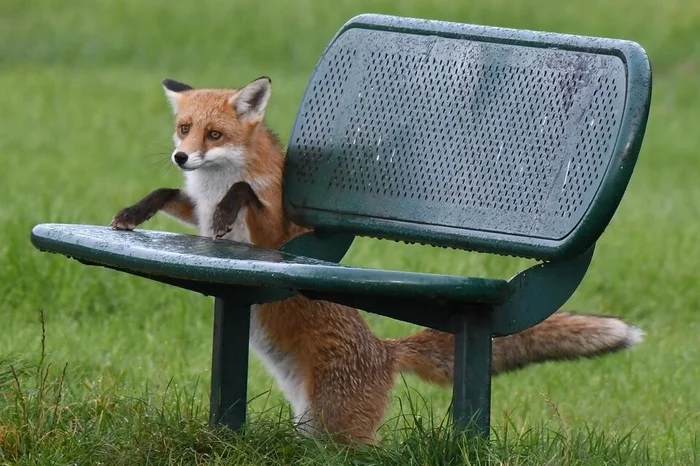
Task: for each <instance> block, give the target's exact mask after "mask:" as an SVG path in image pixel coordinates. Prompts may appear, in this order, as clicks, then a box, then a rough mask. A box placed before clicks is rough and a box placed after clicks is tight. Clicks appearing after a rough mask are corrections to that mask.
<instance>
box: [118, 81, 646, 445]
mask: <svg viewBox="0 0 700 466" xmlns="http://www.w3.org/2000/svg"><path fill="white" fill-rule="evenodd" d="M162 87H163V90H164V92H165V95H166V97H167V100H168V102H169V103H170V106H171V107H172V112H173V115H174V132H173V143H174V150H173V152H172V154H171V156H170V159H171V160H172V163H173V164H175V165H176V166H177V167H179V169H180V170H181V171H182V174H183V177H184V187H183V188H159V189H156V190H155V191H153V192H151V193H150V194H148V195H147V196H145V197H144V198H143V199H141V200H140V201H138V202H137V203H135V204H133V205H131V206H130V207H126V208H124V209H122V210H121V211H119V212H118V213H117V214H116V215H115V216H114V217H113V219H112V221H111V222H110V224H109V225H110V226H111V227H112V228H114V229H118V230H133V229H135V228H136V227H138V226H139V225H141V224H142V223H144V222H146V221H147V220H148V219H150V218H151V217H153V216H154V215H155V214H156V213H158V212H162V213H165V214H167V215H169V216H171V217H174V218H176V219H178V220H180V221H183V222H185V223H187V224H189V225H191V226H192V227H194V228H196V229H197V231H198V234H199V235H201V236H208V237H211V238H213V239H223V240H230V241H237V242H242V243H248V244H253V245H256V246H261V247H264V248H270V249H278V248H280V247H281V246H282V245H283V244H285V243H286V242H288V241H290V240H291V239H293V238H295V237H296V236H298V235H301V234H303V233H305V232H307V231H310V229H309V228H306V227H303V226H300V225H297V224H295V223H293V222H292V221H290V220H289V219H288V218H287V217H286V216H285V212H284V208H283V199H282V196H283V194H282V182H283V176H282V175H283V168H284V148H283V146H282V144H281V143H280V141H279V139H278V138H277V136H276V135H275V134H274V133H273V131H272V130H271V129H269V127H268V126H267V123H266V122H265V110H266V108H267V104H268V101H269V99H270V95H271V90H272V82H271V80H270V79H269V78H268V77H260V78H258V79H255V80H253V81H252V82H250V83H249V84H247V85H245V86H243V87H241V88H198V89H195V88H193V87H192V86H190V85H188V84H184V83H182V82H179V81H175V80H173V79H165V80H163V81H162ZM426 311H429V310H426ZM250 325H251V327H250V341H249V345H250V348H251V350H252V352H253V353H254V354H255V355H256V356H257V357H258V358H259V359H260V360H261V361H262V363H263V365H264V366H265V367H266V369H267V370H268V371H269V372H270V373H271V374H272V376H273V378H274V379H275V381H276V383H277V385H278V386H279V387H280V388H281V390H282V392H283V393H284V396H285V398H286V399H287V401H288V402H289V403H290V405H291V408H292V416H293V422H294V423H295V424H296V425H297V428H298V430H299V431H300V433H301V434H302V435H310V436H320V435H328V434H329V435H330V436H331V437H333V438H335V439H336V440H337V441H340V442H348V443H352V442H357V443H370V444H375V443H377V442H378V441H379V436H378V429H379V427H380V426H381V423H382V421H383V419H384V417H385V415H386V412H387V409H388V406H389V397H390V392H391V390H392V388H393V385H394V383H395V379H396V377H397V375H398V374H399V373H414V374H416V375H417V376H418V377H419V378H421V379H423V380H425V381H427V382H429V383H433V384H437V385H440V386H449V385H450V384H451V383H452V378H453V366H454V360H453V351H454V335H453V334H451V333H446V332H442V331H437V330H433V329H425V330H422V331H419V332H417V333H415V334H413V335H408V336H405V337H401V338H390V339H382V338H379V337H378V336H376V335H375V334H374V333H373V332H372V330H371V329H370V327H369V326H368V324H367V323H366V322H365V320H364V319H363V318H362V316H361V314H360V312H359V311H358V310H357V309H354V308H350V307H347V306H343V305H340V304H336V303H333V302H328V301H321V300H312V299H309V298H306V297H304V296H303V295H295V296H293V297H290V298H286V299H284V300H281V301H277V302H272V303H267V304H258V305H253V306H252V307H251V317H250ZM644 335H645V334H644V332H643V331H642V330H641V329H640V328H639V327H637V326H634V325H632V324H629V323H627V322H625V321H623V320H622V319H619V318H616V317H612V316H598V315H586V314H579V313H574V312H565V311H563V310H559V311H557V312H555V313H554V314H552V315H551V316H550V317H549V318H547V319H545V320H543V321H542V322H540V323H539V324H537V325H535V326H533V327H531V328H529V329H527V330H524V331H522V332H520V333H516V334H512V335H508V336H502V337H495V338H493V340H492V346H493V350H492V374H493V375H498V374H502V373H505V372H508V371H514V370H518V369H522V368H524V367H526V366H528V365H531V364H536V363H542V362H546V361H555V360H566V359H579V358H592V357H597V356H600V355H603V354H606V353H612V352H617V351H620V350H624V349H627V348H631V347H632V346H634V345H636V344H638V343H640V342H641V341H642V339H643V337H644Z"/></svg>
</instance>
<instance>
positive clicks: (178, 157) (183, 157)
mask: <svg viewBox="0 0 700 466" xmlns="http://www.w3.org/2000/svg"><path fill="white" fill-rule="evenodd" d="M173 160H175V163H176V164H178V165H180V166H182V165H183V164H184V163H185V162H187V154H185V153H184V152H177V153H176V154H175V155H173Z"/></svg>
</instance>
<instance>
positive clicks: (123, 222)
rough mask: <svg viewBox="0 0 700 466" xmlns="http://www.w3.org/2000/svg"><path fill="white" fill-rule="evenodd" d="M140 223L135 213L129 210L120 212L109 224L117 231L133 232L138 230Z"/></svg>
mask: <svg viewBox="0 0 700 466" xmlns="http://www.w3.org/2000/svg"><path fill="white" fill-rule="evenodd" d="M139 223H140V222H138V220H137V219H136V217H135V215H134V213H133V212H131V211H130V210H129V209H128V208H127V209H123V210H121V211H119V213H117V215H115V216H114V218H113V219H112V221H111V222H110V223H109V226H110V228H113V229H115V230H127V231H131V230H133V229H134V228H136V226H137V225H138V224H139Z"/></svg>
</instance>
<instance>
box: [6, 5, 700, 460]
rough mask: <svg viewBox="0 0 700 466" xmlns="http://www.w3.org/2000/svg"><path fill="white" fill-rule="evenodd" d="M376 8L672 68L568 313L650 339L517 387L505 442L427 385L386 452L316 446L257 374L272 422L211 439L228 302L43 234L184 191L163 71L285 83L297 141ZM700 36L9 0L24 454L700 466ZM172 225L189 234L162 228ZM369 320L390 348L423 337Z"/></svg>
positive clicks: (12, 263)
mask: <svg viewBox="0 0 700 466" xmlns="http://www.w3.org/2000/svg"><path fill="white" fill-rule="evenodd" d="M369 11H372V12H384V13H392V14H399V15H406V16H418V17H427V18H437V19H447V20H453V21H461V22H472V23H481V24H489V25H498V26H511V27H520V28H530V29H543V30H551V31H560V32H568V33H581V34H587V35H597V36H610V37H622V38H627V39H632V40H636V41H638V42H640V43H641V44H642V45H643V46H644V47H645V48H646V49H647V51H648V52H649V55H650V58H651V61H652V65H653V68H654V95H653V103H652V112H651V117H650V121H649V128H648V131H647V136H646V139H645V142H644V147H643V151H642V154H641V156H640V160H639V163H638V165H637V169H636V171H635V174H634V176H633V178H632V182H631V184H630V187H629V189H628V191H627V194H626V196H625V199H624V200H623V202H622V205H621V207H620V209H619V210H618V212H617V214H616V217H615V218H614V220H613V222H612V224H611V225H610V227H609V228H608V230H607V231H606V233H605V234H604V236H603V238H602V239H601V241H600V242H599V245H598V248H597V252H596V256H595V258H594V260H593V264H592V266H591V269H590V270H589V274H588V275H587V277H586V279H585V281H584V283H583V284H582V286H581V288H580V289H579V290H578V291H577V293H576V294H575V295H574V297H573V298H572V299H571V301H570V302H569V303H568V304H567V307H569V308H573V309H578V310H582V311H585V312H590V313H608V314H614V315H618V316H621V317H623V318H625V319H627V320H629V321H631V322H634V323H635V324H637V325H639V326H641V327H642V328H644V329H645V330H646V331H647V334H648V337H647V340H646V341H645V343H644V344H643V345H641V346H640V347H638V348H636V349H635V350H633V351H630V352H627V353H624V354H616V355H612V356H608V357H605V358H601V359H596V360H588V361H581V362H576V363H558V364H544V365H541V366H537V367H532V368H529V369H527V370H525V371H522V372H518V373H514V374H508V375H505V376H501V377H498V378H497V379H495V381H494V387H493V419H494V424H495V426H494V441H493V444H492V446H491V448H490V450H488V451H487V450H486V449H485V448H484V447H483V446H479V445H473V444H471V443H468V442H466V443H465V441H464V440H460V439H454V438H450V437H449V435H447V434H446V431H445V430H444V429H442V428H441V426H442V424H443V420H444V414H445V413H446V410H447V406H448V403H449V397H450V393H449V391H447V390H443V389H439V388H435V387H431V386H428V385H426V384H423V383H421V382H420V381H418V380H417V379H415V378H412V377H407V378H406V379H405V383H399V384H397V386H396V389H395V391H394V400H393V401H392V409H391V413H390V415H389V421H388V422H387V426H386V428H385V429H383V433H384V436H385V441H384V442H383V443H382V445H381V447H380V448H376V449H359V450H348V449H344V448H342V447H338V446H333V445H329V444H328V443H326V442H314V441H309V440H304V439H299V438H297V437H295V436H294V435H292V434H291V432H290V431H289V426H288V414H287V408H286V407H285V405H284V404H283V403H282V398H281V397H280V393H279V391H278V389H277V387H275V386H274V384H273V383H272V381H271V379H270V377H269V376H268V375H267V374H266V373H265V372H264V370H263V369H262V367H261V366H260V364H259V363H258V362H257V361H256V360H254V359H253V360H251V376H250V379H249V390H250V393H251V394H252V395H254V396H256V397H255V398H254V399H253V400H252V401H251V403H250V409H251V412H252V415H253V420H252V422H251V426H250V428H249V430H248V431H246V432H245V433H244V434H243V435H241V436H232V435H230V434H228V433H226V432H222V431H212V430H209V429H207V428H206V427H205V423H206V408H207V390H208V383H209V380H208V379H209V372H208V365H209V360H210V352H211V348H210V344H211V318H212V313H211V301H210V300H209V299H207V298H204V297H202V296H198V295H194V294H191V293H187V292H184V291H181V290H175V289H172V288H168V287H165V286H162V285H159V284H156V283H151V282H147V281H144V280H140V279H137V278H135V277H130V276H126V275H122V274H117V273H114V272H110V271H107V270H102V269H95V268H89V267H85V266H82V265H80V264H78V263H76V262H73V261H68V260H66V259H65V258H63V257H58V256H52V255H47V254H41V253H39V252H37V251H35V250H34V249H33V248H32V247H31V245H30V244H29V240H28V236H29V230H30V228H31V226H32V225H34V224H36V223H39V222H46V221H60V222H80V223H97V224H106V223H107V222H108V221H109V219H110V218H111V216H112V214H113V213H114V212H116V211H117V210H118V209H120V208H121V207H124V206H125V205H127V204H129V203H131V202H133V201H134V200H136V199H138V198H139V197H140V196H141V195H143V194H144V193H145V192H147V191H149V190H151V189H153V188H155V187H159V186H168V185H170V186H177V185H178V184H179V183H180V176H179V174H178V173H177V172H176V170H174V169H170V168H168V165H167V163H165V161H166V158H167V154H168V153H169V151H170V142H169V134H170V125H171V121H170V115H169V110H168V108H167V103H166V101H165V99H164V97H163V95H162V92H161V89H160V84H159V83H160V80H161V79H162V78H164V77H172V78H176V79H180V80H183V81H185V82H189V83H191V84H193V85H196V86H237V85H241V84H243V83H245V82H247V81H249V80H251V79H252V78H255V77H257V76H259V75H269V76H271V77H272V79H273V82H274V91H273V98H272V101H271V103H270V106H269V110H268V121H269V123H270V125H271V126H272V127H273V128H275V129H276V130H277V131H278V132H279V133H280V135H281V136H282V138H283V139H286V138H287V137H288V136H289V130H290V128H291V124H292V119H293V117H294V113H295V110H296V107H297V105H298V103H299V100H300V98H301V94H302V92H303V91H304V86H305V84H306V80H307V79H308V76H309V75H310V72H311V70H312V68H313V66H314V64H315V62H316V60H317V59H318V56H319V55H320V53H321V51H322V50H323V48H324V47H325V45H326V43H327V42H328V40H329V39H330V38H331V37H332V35H333V34H334V33H335V31H336V30H337V29H338V28H339V27H340V26H341V25H342V23H343V22H344V21H345V20H347V19H348V18H350V17H351V16H353V15H354V14H357V13H361V12H369ZM697 31H700V4H699V3H697V2H695V1H693V0H669V1H666V2H655V1H652V0H634V1H632V0H618V1H616V2H609V1H606V0H588V1H582V0H573V1H571V2H566V3H559V2H555V1H554V0H539V1H531V0H523V1H520V2H507V1H505V0H492V1H487V0H475V1H473V2H454V1H450V0H440V1H426V0H401V1H399V0H378V1H372V2H370V1H369V0H355V1H350V0H336V1H334V2H320V1H317V2H312V1H310V0H284V1H283V0H269V1H267V2H259V1H252V0H237V1H235V2H232V1H223V0H201V1H200V2H181V3H178V4H174V3H173V2H166V1H164V0H151V1H149V2H141V1H137V0H109V1H108V0H103V1H100V2H96V1H90V0H64V1H61V2H55V1H53V0H34V1H31V2H26V1H22V0H4V1H3V2H0V43H2V44H3V47H2V48H1V49H0V88H1V89H2V90H3V92H2V94H1V96H2V97H0V114H2V115H3V120H2V131H0V153H1V154H2V169H1V170H0V196H1V198H2V199H3V200H4V202H3V205H2V208H0V234H1V235H2V242H1V243H0V311H1V312H2V315H1V317H2V324H1V325H0V328H2V336H1V337H0V462H7V463H10V464H14V463H17V464H54V463H63V464H66V463H74V464H97V463H102V464H146V463H159V464H168V463H179V464H192V463H195V462H211V463H225V462H229V463H235V464H261V463H264V464H274V463H279V464H291V463H299V464H329V463H330V464H435V463H440V464H464V463H465V462H467V460H468V461H469V462H471V463H476V462H479V461H483V460H484V459H485V458H489V459H491V460H492V461H494V462H501V461H502V462H507V463H508V464H623V463H624V464H630V463H631V464H644V463H660V464H693V463H697V462H698V455H699V454H700V446H699V445H698V443H697V442H698V440H697V426H698V425H700V392H698V390H697V382H698V376H697V373H698V372H697V365H698V363H700V347H699V346H698V345H697V344H695V343H694V342H695V341H696V340H695V338H696V336H697V334H698V330H699V329H700V326H699V325H698V317H697V315H698V314H697V311H698V309H699V308H700V293H699V292H698V289H697V286H698V276H697V262H698V258H700V243H699V242H698V241H697V238H698V237H700V222H699V221H698V218H700V183H698V173H700V159H699V158H698V157H697V149H698V147H700V133H699V132H698V131H697V127H698V125H699V124H700V97H699V96H698V93H697V83H698V82H699V80H700V41H698V40H697V39H698V32H697ZM148 227H149V228H157V229H168V230H180V227H179V226H178V225H176V224H175V223H173V222H172V221H169V220H168V219H164V218H159V217H158V218H155V219H154V220H153V221H152V222H151V223H150V224H149V225H148ZM347 262H348V263H355V264H362V265H367V266H376V267H383V268H398V269H403V270H424V271H435V272H437V271H439V272H446V273H456V274H470V275H483V276H508V275H510V274H511V273H513V272H514V271H516V270H517V269H518V268H519V267H520V266H522V263H523V262H522V261H519V260H513V259H506V258H494V257H487V256H483V255H475V254H468V253H463V252H454V251H447V250H439V249H433V248H428V247H423V246H406V245H400V244H393V243H389V242H382V241H373V240H360V241H357V242H356V243H355V244H354V245H353V248H352V249H351V251H350V254H349V257H348V258H347ZM42 310H43V315H44V327H43V328H44V329H45V335H44V336H43V337H42V335H43V334H42V325H41V324H40V311H42ZM367 320H368V322H369V323H370V325H371V326H372V328H373V329H374V330H375V331H376V332H377V333H378V334H379V335H382V336H386V337H389V336H396V335H403V334H406V333H408V332H410V331H412V330H414V329H415V327H413V326H410V325H405V324H401V323H398V322H395V321H391V320H389V319H385V318H380V317H377V316H367ZM41 348H43V350H42V349H41ZM418 394H420V396H419V395H418ZM423 400H424V402H423ZM416 425H417V426H418V427H419V428H418V429H406V428H405V427H407V426H416Z"/></svg>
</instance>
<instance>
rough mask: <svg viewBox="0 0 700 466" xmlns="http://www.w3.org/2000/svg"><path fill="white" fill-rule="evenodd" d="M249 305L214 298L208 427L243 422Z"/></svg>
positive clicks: (233, 427)
mask: <svg viewBox="0 0 700 466" xmlns="http://www.w3.org/2000/svg"><path fill="white" fill-rule="evenodd" d="M249 333H250V304H246V303H245V302H244V301H240V300H233V299H222V298H216V301H215V305H214V343H213V346H212V366H211V398H210V408H209V416H210V423H211V424H223V425H225V426H228V427H230V428H232V429H239V428H241V427H242V426H243V424H244V423H245V418H246V407H247V401H248V400H247V396H246V393H247V387H248V337H249Z"/></svg>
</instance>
